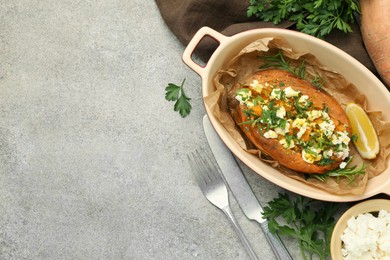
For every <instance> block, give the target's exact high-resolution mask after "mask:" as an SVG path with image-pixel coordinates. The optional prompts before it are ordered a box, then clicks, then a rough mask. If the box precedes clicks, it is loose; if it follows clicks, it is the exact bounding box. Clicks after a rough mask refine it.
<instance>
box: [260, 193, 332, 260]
mask: <svg viewBox="0 0 390 260" xmlns="http://www.w3.org/2000/svg"><path fill="white" fill-rule="evenodd" d="M337 210H338V207H337V204H336V203H331V202H321V201H316V200H313V199H309V198H306V197H302V196H299V195H297V196H296V197H295V199H290V197H289V196H288V195H287V194H282V193H279V196H278V197H277V198H275V199H273V200H272V201H270V202H269V203H268V206H266V207H265V208H264V213H263V214H264V217H265V218H267V219H268V221H269V222H268V227H269V229H270V231H271V232H272V233H278V234H279V235H280V236H289V237H292V238H295V239H298V240H299V247H300V249H301V253H302V256H303V259H308V258H307V256H309V259H313V256H314V255H317V256H318V257H319V259H321V260H325V259H326V257H327V256H329V255H330V249H329V244H330V237H331V235H332V231H333V227H334V224H335V219H334V217H333V215H334V214H335V213H336V211H337Z"/></svg>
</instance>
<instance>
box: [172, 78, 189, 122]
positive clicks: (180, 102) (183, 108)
mask: <svg viewBox="0 0 390 260" xmlns="http://www.w3.org/2000/svg"><path fill="white" fill-rule="evenodd" d="M185 81H186V79H183V81H182V83H181V85H180V86H177V85H176V84H173V83H168V86H167V87H166V88H165V92H166V93H165V99H166V100H167V101H176V102H175V105H174V107H173V109H174V110H175V111H176V112H179V113H180V115H181V116H182V117H186V116H187V115H188V114H189V113H190V112H191V109H192V106H191V104H190V102H189V101H190V100H191V98H189V97H187V96H186V94H185V93H184V89H183V86H184V82H185Z"/></svg>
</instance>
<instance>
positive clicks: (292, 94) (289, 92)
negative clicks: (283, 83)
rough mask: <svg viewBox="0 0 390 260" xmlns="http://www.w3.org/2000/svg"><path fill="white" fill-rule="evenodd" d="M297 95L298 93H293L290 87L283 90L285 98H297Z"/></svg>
mask: <svg viewBox="0 0 390 260" xmlns="http://www.w3.org/2000/svg"><path fill="white" fill-rule="evenodd" d="M299 93H300V92H299V91H295V90H293V89H292V88H291V87H287V88H285V89H284V94H285V95H286V97H287V98H291V97H297V96H298V95H299Z"/></svg>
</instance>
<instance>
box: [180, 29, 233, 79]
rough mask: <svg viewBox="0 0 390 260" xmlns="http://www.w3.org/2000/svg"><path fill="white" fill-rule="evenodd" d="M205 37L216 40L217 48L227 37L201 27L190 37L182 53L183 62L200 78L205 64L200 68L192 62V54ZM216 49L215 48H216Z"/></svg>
mask: <svg viewBox="0 0 390 260" xmlns="http://www.w3.org/2000/svg"><path fill="white" fill-rule="evenodd" d="M205 36H210V37H211V38H213V39H214V40H216V41H217V42H218V43H219V45H218V47H219V46H220V45H221V43H222V42H223V41H224V40H225V39H226V38H227V36H224V35H223V34H221V33H219V32H217V31H215V30H213V29H211V28H210V27H207V26H205V27H202V28H200V29H199V31H197V32H196V33H195V35H194V37H192V39H191V41H190V42H189V43H188V45H187V47H186V49H185V50H184V53H183V57H182V59H183V62H184V63H185V64H186V65H187V66H188V67H190V68H191V69H192V70H194V71H195V72H196V73H198V74H199V75H200V76H202V74H203V71H204V70H205V68H206V67H207V64H206V65H204V66H202V65H200V64H198V63H196V62H195V61H194V60H193V57H192V55H193V53H194V51H195V49H196V47H197V46H198V44H199V43H200V41H201V40H202V39H203V38H204V37H205ZM218 47H217V48H218Z"/></svg>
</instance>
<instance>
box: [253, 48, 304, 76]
mask: <svg viewBox="0 0 390 260" xmlns="http://www.w3.org/2000/svg"><path fill="white" fill-rule="evenodd" d="M261 58H262V59H263V60H264V61H265V63H264V64H263V65H262V66H260V69H268V68H277V69H282V70H286V71H288V72H290V73H291V74H293V75H295V76H297V77H299V78H301V79H304V78H305V76H306V67H305V61H302V62H301V63H300V64H299V66H298V67H296V68H293V67H292V66H291V64H290V62H289V61H287V60H286V59H285V58H284V56H283V54H282V52H281V51H278V52H277V53H276V54H275V55H271V56H263V57H261Z"/></svg>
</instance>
